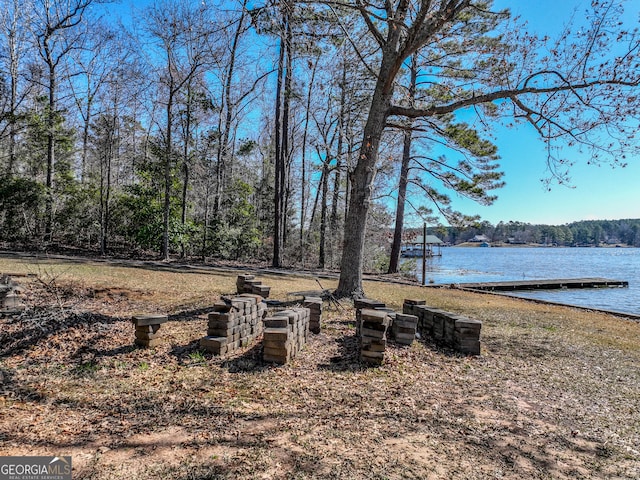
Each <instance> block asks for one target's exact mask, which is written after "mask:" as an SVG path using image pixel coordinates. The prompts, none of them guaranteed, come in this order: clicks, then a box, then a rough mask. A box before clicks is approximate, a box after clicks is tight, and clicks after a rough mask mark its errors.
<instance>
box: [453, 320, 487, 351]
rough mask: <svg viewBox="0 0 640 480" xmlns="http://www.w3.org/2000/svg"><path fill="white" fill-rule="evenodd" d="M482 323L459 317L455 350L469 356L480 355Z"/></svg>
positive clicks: (455, 334) (455, 336) (455, 332)
mask: <svg viewBox="0 0 640 480" xmlns="http://www.w3.org/2000/svg"><path fill="white" fill-rule="evenodd" d="M481 330H482V322H481V321H480V320H474V319H472V318H466V317H462V316H458V318H457V319H456V321H455V330H454V337H453V346H454V348H455V349H456V350H457V351H459V352H462V353H466V354H469V355H480V331H481Z"/></svg>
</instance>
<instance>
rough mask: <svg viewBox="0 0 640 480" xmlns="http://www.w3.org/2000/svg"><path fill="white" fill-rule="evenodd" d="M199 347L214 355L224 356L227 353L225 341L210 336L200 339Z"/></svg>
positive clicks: (224, 339)
mask: <svg viewBox="0 0 640 480" xmlns="http://www.w3.org/2000/svg"><path fill="white" fill-rule="evenodd" d="M200 347H201V348H203V349H204V350H206V351H207V352H210V353H213V354H215V355H224V354H225V353H227V339H226V338H222V337H211V336H207V337H202V338H201V339H200Z"/></svg>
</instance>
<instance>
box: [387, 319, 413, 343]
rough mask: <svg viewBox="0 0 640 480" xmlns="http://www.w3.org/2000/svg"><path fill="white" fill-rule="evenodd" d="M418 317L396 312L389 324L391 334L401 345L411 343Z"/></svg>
mask: <svg viewBox="0 0 640 480" xmlns="http://www.w3.org/2000/svg"><path fill="white" fill-rule="evenodd" d="M417 330H418V317H416V316H415V315H408V314H405V313H396V315H395V318H394V319H393V323H392V324H391V336H392V337H393V339H394V340H395V341H396V342H397V343H400V344H401V345H411V344H412V343H413V341H414V340H415V338H416V332H417Z"/></svg>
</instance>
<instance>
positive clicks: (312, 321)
mask: <svg viewBox="0 0 640 480" xmlns="http://www.w3.org/2000/svg"><path fill="white" fill-rule="evenodd" d="M303 305H304V308H308V309H309V330H310V331H311V332H313V333H320V320H321V319H322V298H320V297H304V304H303Z"/></svg>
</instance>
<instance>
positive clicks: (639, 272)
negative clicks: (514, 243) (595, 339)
mask: <svg viewBox="0 0 640 480" xmlns="http://www.w3.org/2000/svg"><path fill="white" fill-rule="evenodd" d="M413 260H415V262H416V274H417V275H416V276H417V278H418V279H422V259H421V258H417V259H413ZM585 277H604V278H609V279H613V280H626V281H628V282H629V287H628V288H592V289H566V290H538V291H533V292H516V293H514V294H515V295H517V296H520V297H531V298H539V299H543V300H549V301H553V302H559V303H567V304H574V305H581V306H585V307H593V308H603V309H607V310H616V311H620V312H628V313H634V314H640V249H639V248H465V247H448V248H443V249H442V256H441V257H433V258H430V259H427V272H426V279H427V283H436V284H451V283H467V282H501V281H513V280H533V279H556V278H585Z"/></svg>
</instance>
